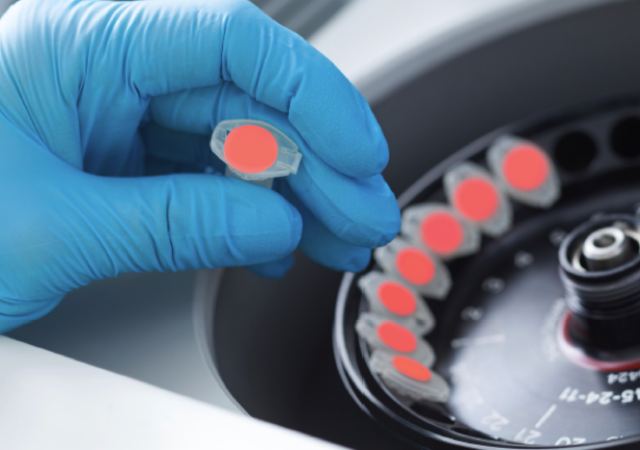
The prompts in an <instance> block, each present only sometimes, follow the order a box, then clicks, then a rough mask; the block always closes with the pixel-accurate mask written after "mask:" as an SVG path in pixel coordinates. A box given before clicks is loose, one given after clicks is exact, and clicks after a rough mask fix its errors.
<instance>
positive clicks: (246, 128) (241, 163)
mask: <svg viewBox="0 0 640 450" xmlns="http://www.w3.org/2000/svg"><path fill="white" fill-rule="evenodd" d="M224 157H225V159H226V160H227V164H229V165H230V166H231V167H233V168H234V169H236V170H239V171H240V172H245V173H258V172H263V171H265V170H267V169H268V168H269V167H271V166H272V165H273V163H274V162H276V159H277V158H278V143H277V142H276V138H274V137H273V135H272V134H271V133H270V132H269V131H268V130H265V129H264V128H262V127H259V126H257V125H242V126H240V127H238V128H234V129H233V130H231V133H229V135H228V136H227V139H226V140H225V142H224Z"/></svg>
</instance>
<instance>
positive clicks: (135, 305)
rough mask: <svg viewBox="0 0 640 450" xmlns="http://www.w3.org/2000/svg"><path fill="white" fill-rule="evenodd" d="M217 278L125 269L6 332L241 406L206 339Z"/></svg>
mask: <svg viewBox="0 0 640 450" xmlns="http://www.w3.org/2000/svg"><path fill="white" fill-rule="evenodd" d="M220 275H221V271H217V272H216V271H201V272H199V273H198V272H195V271H189V272H182V273H148V274H125V275H121V276H119V277H118V278H115V279H108V280H102V281H97V282H95V283H92V284H91V285H89V286H86V287H84V288H81V289H78V290H76V291H74V292H72V293H71V294H69V295H68V296H67V297H66V298H65V299H64V301H63V302H62V303H61V304H60V306H59V307H58V308H56V309H55V310H54V311H53V312H51V313H50V314H49V315H48V316H46V317H44V318H43V319H41V320H38V321H36V322H33V323H31V324H29V325H26V326H24V327H22V328H19V329H17V330H15V331H13V332H11V333H9V336H10V337H13V338H15V339H17V340H20V341H23V342H26V343H29V344H32V345H35V346H37V347H41V348H44V349H47V350H50V351H53V352H56V353H59V354H61V355H64V356H68V357H71V358H73V359H77V360H80V361H82V362H85V363H88V364H91V365H94V366H97V367H100V368H103V369H107V370H110V371H112V372H116V373H119V374H122V375H126V376H129V377H131V378H135V379H138V380H141V381H145V382H147V383H151V384H153V385H156V386H159V387H161V388H164V389H168V390H170V391H173V392H177V393H179V394H183V395H187V396H189V397H192V398H195V399H198V400H202V401H205V402H208V403H211V404H215V405H218V406H221V407H224V408H227V409H230V410H236V411H238V410H240V408H239V407H238V406H237V404H236V403H235V402H234V401H233V400H231V398H230V396H228V395H227V393H226V390H225V389H224V387H223V386H221V385H220V384H219V383H218V381H217V380H218V377H217V373H216V372H215V370H214V365H213V362H212V353H211V351H210V343H209V340H208V337H209V336H211V333H212V330H211V328H207V327H206V326H205V325H204V324H208V323H211V320H209V319H208V318H206V317H202V314H211V311H212V309H211V308H212V305H213V300H214V292H215V291H216V290H217V286H218V282H219V280H220V277H219V276H220ZM196 323H197V324H198V325H196ZM205 334H206V335H205Z"/></svg>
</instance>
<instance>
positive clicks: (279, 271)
mask: <svg viewBox="0 0 640 450" xmlns="http://www.w3.org/2000/svg"><path fill="white" fill-rule="evenodd" d="M294 262H295V259H294V257H293V256H292V255H287V256H285V257H284V258H282V259H279V260H277V261H271V262H267V263H262V264H252V265H250V266H247V269H249V270H250V271H251V272H253V273H255V274H256V275H258V276H261V277H263V278H270V279H274V280H280V279H282V278H284V276H285V275H286V274H287V272H289V270H290V269H291V267H293V263H294Z"/></svg>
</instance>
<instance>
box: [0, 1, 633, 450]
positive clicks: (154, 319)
mask: <svg viewBox="0 0 640 450" xmlns="http://www.w3.org/2000/svg"><path fill="white" fill-rule="evenodd" d="M257 3H258V4H259V5H260V6H261V7H263V8H264V10H265V11H266V12H268V13H271V14H272V15H273V16H274V17H275V18H277V19H280V20H281V21H282V22H283V23H284V24H285V25H288V26H290V27H292V28H294V29H296V27H302V28H299V30H302V32H303V33H304V32H306V33H307V34H308V37H309V39H310V41H311V42H312V43H313V44H314V45H315V46H316V47H317V48H319V49H320V50H321V51H322V52H324V53H325V54H326V55H327V56H328V57H329V58H330V59H332V60H333V61H334V62H335V63H336V65H338V67H339V68H340V69H341V70H343V72H344V73H345V74H346V75H347V76H348V77H349V78H350V79H351V80H352V81H353V82H354V83H355V84H356V86H357V87H358V88H359V89H360V90H361V91H362V92H363V94H364V95H365V96H366V97H367V99H368V100H369V102H370V103H371V105H372V107H373V110H374V113H375V114H376V117H377V118H378V120H379V122H380V125H381V126H382V128H383V130H384V132H385V135H386V137H387V139H388V141H389V145H390V149H391V160H390V163H389V166H388V168H387V170H386V171H385V177H386V178H387V180H388V181H389V183H390V185H391V187H392V189H393V190H394V191H395V192H396V194H397V196H398V202H399V204H400V207H401V209H402V214H403V215H402V231H401V232H400V234H399V235H398V237H397V238H396V239H394V240H393V241H392V242H391V243H389V244H388V245H386V246H385V247H382V248H380V249H376V250H375V251H374V258H373V259H372V261H371V264H370V265H369V267H368V268H367V269H366V270H364V271H363V272H361V273H358V274H353V273H346V274H342V273H335V272H332V271H330V270H328V269H325V268H322V267H319V266H317V265H315V264H313V263H311V262H310V261H308V260H306V259H305V258H304V256H302V255H297V262H296V265H295V266H294V268H293V269H292V270H291V272H290V273H289V274H287V276H286V277H285V278H284V279H283V280H280V281H274V280H265V279H260V278H258V277H257V276H255V275H253V274H251V273H249V272H248V271H246V270H245V269H241V268H238V269H235V268H234V269H224V270H223V269H218V270H213V271H200V272H185V273H176V274H166V273H165V274H129V275H123V276H120V277H118V278H116V279H113V280H103V281H100V282H97V283H94V284H92V285H90V286H87V287H85V288H82V289H80V290H78V291H76V292H73V293H71V294H70V295H69V296H68V298H66V299H65V301H64V302H62V304H61V305H60V307H59V308H57V309H56V310H55V311H53V312H52V313H51V314H50V315H49V316H47V317H45V318H44V319H42V320H40V321H38V322H36V323H33V324H30V325H28V326H25V327H23V328H21V329H18V330H15V331H14V332H12V333H10V338H11V339H8V338H3V341H2V342H1V344H2V345H3V346H4V347H2V348H4V349H5V350H2V349H0V353H2V354H4V355H9V352H8V351H7V350H6V349H7V348H9V347H11V348H14V349H15V350H16V351H15V352H13V353H11V354H12V355H14V354H18V353H19V352H18V350H19V349H20V348H28V349H29V350H28V352H36V353H37V352H44V351H45V350H47V351H49V352H53V353H54V354H51V353H49V352H44V353H46V355H49V356H47V357H60V358H63V357H68V358H72V359H74V360H77V361H80V362H82V363H84V364H88V365H91V366H94V367H97V368H101V369H106V370H107V371H109V373H114V374H119V375H124V376H126V377H128V378H129V379H135V380H139V381H142V382H144V383H146V384H147V385H149V384H150V385H153V386H155V388H159V389H158V393H157V396H156V397H157V398H160V397H162V396H161V394H160V392H166V391H169V392H171V393H173V394H179V395H181V396H182V397H190V398H191V399H195V400H198V401H200V402H204V403H208V404H210V405H215V406H218V407H222V408H225V409H227V410H232V411H235V412H238V413H240V414H246V415H249V416H251V417H253V418H257V419H261V420H263V421H267V422H271V423H273V424H276V425H280V426H282V427H286V428H289V429H291V430H295V431H299V432H302V433H305V434H307V435H311V436H314V437H318V438H320V439H323V440H325V441H329V442H332V443H336V444H339V445H343V446H346V447H350V448H356V449H362V450H365V449H372V450H375V449H389V448H394V449H411V448H418V449H433V450H439V449H477V450H480V449H501V448H523V447H532V446H537V447H540V448H552V447H553V448H557V447H567V446H577V448H585V449H632V448H639V447H640V426H639V425H640V331H639V330H640V82H639V81H638V80H640V58H638V57H637V55H638V53H639V52H640V27H639V26H638V23H640V1H636V0H617V1H616V0H609V1H607V0H575V1H574V0H563V1H562V2H559V1H553V0H491V1H489V0H486V1H485V0H483V1H480V0H455V1H454V0H451V1H448V2H438V1H424V0H423V1H419V0H415V1H413V0H412V1H409V0H407V1H405V2H400V3H398V2H393V1H389V0H373V1H351V2H327V3H326V4H323V7H322V8H321V7H320V6H319V5H320V4H319V3H318V2H316V3H310V5H312V6H309V5H307V7H308V8H311V9H304V8H302V7H301V6H300V7H299V8H301V9H299V10H295V8H294V6H295V5H298V3H296V2H275V1H271V2H267V1H265V2H257ZM302 3H304V2H302ZM294 4H295V5H294ZM300 4H301V3H300ZM278 5H280V6H278ZM314 5H315V6H314ZM295 7H296V8H298V6H295ZM313 8H316V9H313ZM301 11H302V12H301ZM305 14H306V15H305ZM305 17H306V18H307V19H308V18H310V17H314V18H316V21H315V22H313V23H311V22H309V21H308V20H306V21H305V20H304V19H305ZM319 17H322V20H320V19H317V18H319ZM305 27H306V28H305ZM305 30H306V31H305ZM302 164H304V161H303V162H302ZM80 317H81V318H82V320H79V318H80ZM26 344H29V345H31V346H35V347H38V348H39V349H38V348H36V349H34V348H33V347H28V346H27V345H26ZM15 346H18V347H15ZM22 346H24V347H22ZM24 351H25V352H27V350H24ZM36 353H33V357H34V358H36V357H37V354H36ZM44 353H43V354H44ZM36 359H37V358H36ZM5 361H8V360H7V359H5ZM74 363H75V362H74ZM76 364H80V363H79V362H77V363H76ZM0 368H1V370H0V377H1V378H2V379H9V378H11V376H12V373H11V367H10V363H3V364H2V365H1V366H0ZM114 376H116V375H114ZM52 389H53V387H52ZM78 389H82V386H81V385H80V386H78ZM140 389H142V387H141V388H140ZM39 392H40V391H39ZM173 394H172V395H173ZM131 395H134V394H131ZM158 396H159V397H158ZM45 397H46V396H45ZM156 397H154V398H156ZM16 398H17V397H16ZM162 398H164V397H162ZM172 398H173V397H172ZM16 401H17V400H16ZM168 401H169V400H166V402H168ZM172 401H173V400H172ZM162 402H164V400H163V401H160V400H158V402H157V403H153V404H154V405H159V404H161V403H162ZM68 414H72V412H69V413H68ZM190 414H191V413H190ZM202 414H205V413H204V412H203V413H202ZM25 417H26V416H25ZM189 417H191V416H189ZM202 417H204V416H202ZM207 417H209V416H207ZM25 420H26V419H25ZM220 420H222V419H220ZM256 423H257V422H256ZM243 424H245V425H243V427H245V428H243V429H245V430H247V434H250V432H249V431H248V430H251V427H252V424H253V422H246V423H245V422H243ZM256 426H257V425H256ZM256 433H257V434H256V435H259V432H258V431H256ZM0 442H2V436H1V435H0ZM212 442H213V441H212ZM221 442H222V441H221ZM274 442H275V441H274ZM223 443H224V444H225V445H229V446H230V447H232V446H233V445H234V444H233V442H230V441H224V442H223ZM298 445H302V446H304V445H309V448H311V447H312V446H314V445H318V442H317V441H312V440H309V441H305V443H304V444H303V443H302V441H300V444H298Z"/></svg>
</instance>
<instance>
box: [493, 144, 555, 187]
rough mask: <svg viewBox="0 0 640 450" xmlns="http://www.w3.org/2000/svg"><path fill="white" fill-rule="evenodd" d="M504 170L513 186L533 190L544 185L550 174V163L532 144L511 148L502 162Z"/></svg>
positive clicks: (506, 177)
mask: <svg viewBox="0 0 640 450" xmlns="http://www.w3.org/2000/svg"><path fill="white" fill-rule="evenodd" d="M502 172H503V173H504V177H505V179H506V180H507V183H509V184H510V185H511V186H513V187H514V188H516V189H520V190H522V191H532V190H534V189H537V188H539V187H540V186H542V184H543V183H544V181H545V180H546V179H547V176H548V175H549V163H548V162H547V158H545V156H544V155H543V153H542V152H541V151H540V150H538V149H537V148H535V147H532V146H530V145H523V146H521V147H516V148H514V149H513V150H511V151H510V152H509V153H508V154H507V156H506V157H505V158H504V161H503V162H502Z"/></svg>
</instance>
